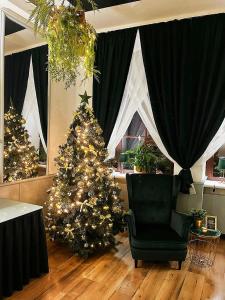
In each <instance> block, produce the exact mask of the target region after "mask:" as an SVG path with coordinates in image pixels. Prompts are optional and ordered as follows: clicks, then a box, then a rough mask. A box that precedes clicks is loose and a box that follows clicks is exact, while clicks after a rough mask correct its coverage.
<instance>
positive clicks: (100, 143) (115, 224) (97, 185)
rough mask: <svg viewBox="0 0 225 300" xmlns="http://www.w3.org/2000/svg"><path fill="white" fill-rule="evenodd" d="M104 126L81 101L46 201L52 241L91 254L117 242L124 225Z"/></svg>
mask: <svg viewBox="0 0 225 300" xmlns="http://www.w3.org/2000/svg"><path fill="white" fill-rule="evenodd" d="M104 146H105V143H104V140H103V137H102V130H101V128H100V126H99V125H98V122H97V120H96V119H95V117H94V115H93V111H92V110H91V108H90V107H89V106H88V104H87V103H86V102H82V103H81V105H80V107H79V108H78V110H77V111H76V113H75V114H74V119H73V122H72V124H71V126H70V130H69V133H68V136H67V141H66V143H65V144H64V145H61V146H60V147H59V156H58V157H57V158H56V164H57V169H58V172H57V174H56V176H55V178H54V183H53V186H52V188H51V190H50V195H49V199H48V201H47V202H46V204H45V209H46V228H47V232H48V233H49V235H50V237H51V238H52V239H53V240H57V241H61V242H64V243H66V244H68V245H70V247H71V248H72V249H73V251H74V252H75V253H76V254H79V255H81V256H84V257H87V256H89V255H90V254H92V253H94V252H96V251H100V250H102V249H105V248H108V247H112V246H114V244H115V239H114V234H117V233H118V232H119V231H120V230H122V229H123V227H124V223H123V214H124V212H123V209H122V206H121V200H120V199H119V193H120V189H119V187H118V184H117V183H116V182H114V179H113V177H112V175H111V170H110V169H109V168H108V166H107V164H106V161H105V160H106V157H107V150H106V149H105V148H104Z"/></svg>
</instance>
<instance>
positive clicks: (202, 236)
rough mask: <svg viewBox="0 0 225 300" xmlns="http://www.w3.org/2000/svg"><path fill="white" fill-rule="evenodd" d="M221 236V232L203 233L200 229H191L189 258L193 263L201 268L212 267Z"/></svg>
mask: <svg viewBox="0 0 225 300" xmlns="http://www.w3.org/2000/svg"><path fill="white" fill-rule="evenodd" d="M220 235H221V232H220V231H219V230H208V231H207V232H202V231H201V230H200V229H195V228H191V232H190V239H189V243H188V257H189V259H190V260H191V262H192V263H193V264H195V265H197V266H199V267H212V266H213V264H214V261H215V257H216V249H217V245H218V243H219V240H220Z"/></svg>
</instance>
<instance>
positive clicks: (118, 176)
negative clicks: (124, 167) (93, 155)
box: [112, 171, 126, 178]
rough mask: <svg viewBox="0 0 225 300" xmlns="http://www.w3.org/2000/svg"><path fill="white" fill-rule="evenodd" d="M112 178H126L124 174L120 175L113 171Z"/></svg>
mask: <svg viewBox="0 0 225 300" xmlns="http://www.w3.org/2000/svg"><path fill="white" fill-rule="evenodd" d="M112 176H113V177H115V178H126V173H121V172H118V171H114V172H113V173H112Z"/></svg>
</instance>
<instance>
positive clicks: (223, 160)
mask: <svg viewBox="0 0 225 300" xmlns="http://www.w3.org/2000/svg"><path fill="white" fill-rule="evenodd" d="M217 170H219V171H220V172H221V173H222V179H223V182H224V181H225V178H224V172H225V157H219V162H218V165H217Z"/></svg>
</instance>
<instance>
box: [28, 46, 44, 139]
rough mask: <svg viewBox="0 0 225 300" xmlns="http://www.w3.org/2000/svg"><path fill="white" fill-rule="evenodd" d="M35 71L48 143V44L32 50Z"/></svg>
mask: <svg viewBox="0 0 225 300" xmlns="http://www.w3.org/2000/svg"><path fill="white" fill-rule="evenodd" d="M31 51H32V63H33V71H34V83H35V90H36V95H37V102H38V108H39V114H40V121H41V127H42V132H43V136H44V139H45V142H46V143H47V128H48V71H47V67H48V46H47V45H45V46H41V47H37V48H34V49H32V50H31Z"/></svg>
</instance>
